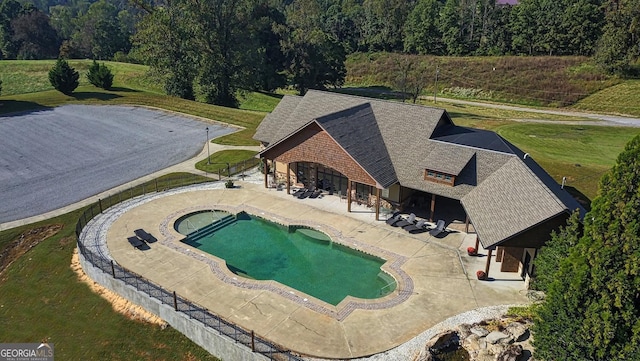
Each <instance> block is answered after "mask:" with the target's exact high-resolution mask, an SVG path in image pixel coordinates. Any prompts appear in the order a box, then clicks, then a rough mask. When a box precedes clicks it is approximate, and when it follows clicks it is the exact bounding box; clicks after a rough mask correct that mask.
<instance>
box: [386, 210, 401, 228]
mask: <svg viewBox="0 0 640 361" xmlns="http://www.w3.org/2000/svg"><path fill="white" fill-rule="evenodd" d="M401 219H402V217H400V212H395V213H393V214H392V215H391V217H389V218H387V220H386V221H385V222H387V224H388V225H390V226H391V225H393V224H394V223H396V222H398V221H400V220H401Z"/></svg>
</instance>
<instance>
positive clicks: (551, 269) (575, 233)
mask: <svg viewBox="0 0 640 361" xmlns="http://www.w3.org/2000/svg"><path fill="white" fill-rule="evenodd" d="M581 234H582V226H581V225H580V213H579V212H577V211H574V212H573V213H572V214H571V217H569V219H568V220H567V225H566V226H564V227H562V228H561V229H560V231H559V232H555V231H554V232H553V233H552V234H551V240H549V241H548V242H547V243H546V244H545V245H544V247H542V248H541V249H540V253H539V254H538V255H537V256H536V259H535V270H536V276H535V278H534V279H533V283H532V285H531V287H532V288H534V289H536V290H540V291H545V292H548V291H549V286H550V285H551V283H552V282H553V280H554V274H555V272H556V271H557V270H558V269H559V268H560V264H561V263H562V261H563V260H565V259H566V258H568V257H569V254H570V253H571V249H573V248H574V247H575V246H576V245H577V244H578V241H579V240H580V236H581Z"/></svg>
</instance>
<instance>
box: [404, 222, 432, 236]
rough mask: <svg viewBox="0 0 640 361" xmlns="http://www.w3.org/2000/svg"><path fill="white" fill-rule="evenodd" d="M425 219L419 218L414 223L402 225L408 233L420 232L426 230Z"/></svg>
mask: <svg viewBox="0 0 640 361" xmlns="http://www.w3.org/2000/svg"><path fill="white" fill-rule="evenodd" d="M426 223H427V221H426V220H424V219H421V220H419V221H418V222H417V223H416V224H410V225H408V226H406V227H403V228H404V230H405V231H407V232H409V233H421V232H426V231H427V224H426Z"/></svg>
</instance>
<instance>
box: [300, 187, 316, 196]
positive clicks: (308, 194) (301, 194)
mask: <svg viewBox="0 0 640 361" xmlns="http://www.w3.org/2000/svg"><path fill="white" fill-rule="evenodd" d="M314 191H315V187H309V188H308V189H307V190H305V191H304V192H303V193H300V194H298V199H305V198H309V197H310V196H311V195H312V194H313V192H314Z"/></svg>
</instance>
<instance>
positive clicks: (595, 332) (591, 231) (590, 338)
mask: <svg viewBox="0 0 640 361" xmlns="http://www.w3.org/2000/svg"><path fill="white" fill-rule="evenodd" d="M553 278H555V280H553V281H552V282H551V283H550V285H549V286H548V292H547V299H546V301H545V302H544V303H543V304H542V306H541V307H540V308H539V310H538V315H537V319H536V321H535V325H534V329H533V331H534V337H535V347H536V356H537V357H536V358H538V356H539V357H540V358H542V359H546V360H569V361H570V360H598V361H600V360H602V361H604V360H610V361H618V360H620V361H622V360H638V359H640V136H636V137H635V138H634V139H633V140H631V141H630V142H629V143H628V144H627V146H626V147H625V149H624V151H623V152H622V153H621V154H620V155H619V156H618V159H617V161H616V164H615V165H614V167H613V168H612V169H611V171H609V172H608V173H607V174H605V175H604V176H603V177H602V179H601V181H600V188H599V193H598V196H597V197H596V198H595V199H594V201H593V203H592V210H591V212H589V213H588V214H587V215H586V217H585V222H584V235H583V236H582V237H581V238H580V240H579V242H578V244H577V245H576V246H575V247H573V248H572V250H571V251H570V256H569V257H568V258H566V259H565V260H563V261H561V262H560V268H559V270H558V272H556V273H555V274H554V276H553Z"/></svg>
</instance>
